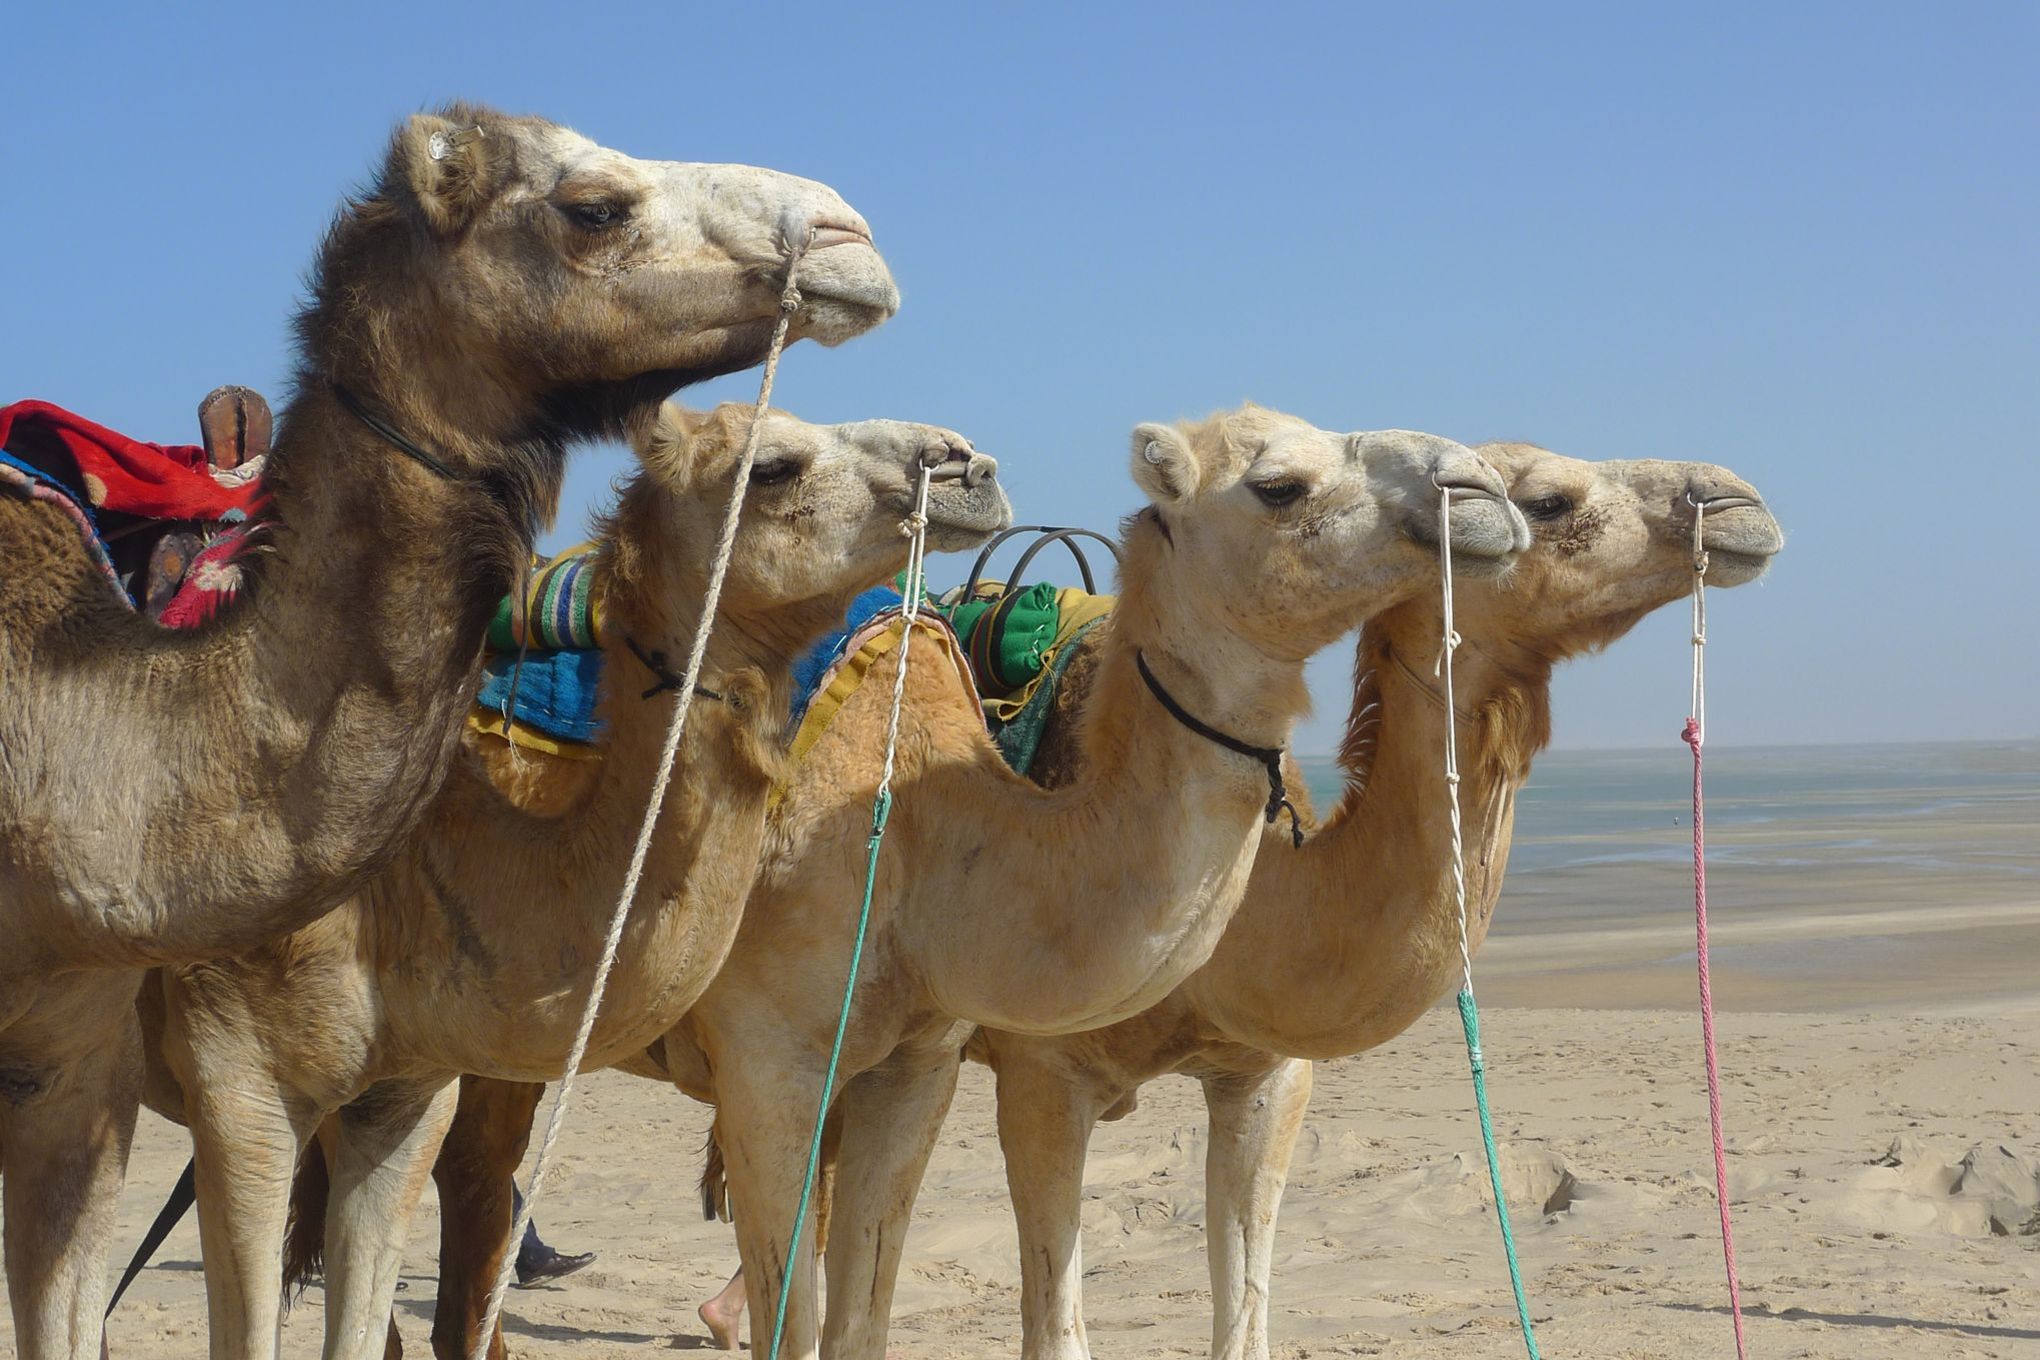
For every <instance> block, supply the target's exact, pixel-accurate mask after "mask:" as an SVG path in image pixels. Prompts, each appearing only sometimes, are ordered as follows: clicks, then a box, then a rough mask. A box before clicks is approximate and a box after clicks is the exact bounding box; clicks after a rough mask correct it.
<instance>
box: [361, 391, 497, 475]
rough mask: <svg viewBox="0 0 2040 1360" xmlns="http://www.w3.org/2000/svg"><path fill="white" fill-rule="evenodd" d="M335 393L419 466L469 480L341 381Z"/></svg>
mask: <svg viewBox="0 0 2040 1360" xmlns="http://www.w3.org/2000/svg"><path fill="white" fill-rule="evenodd" d="M333 395H334V396H335V397H337V398H339V400H340V404H341V405H342V406H344V407H346V408H347V414H348V415H350V416H353V417H354V418H355V419H356V420H358V421H360V422H361V423H362V424H364V425H366V426H368V428H369V429H371V430H373V431H375V433H376V437H377V438H379V439H381V440H382V441H383V443H385V444H388V445H389V446H390V447H391V448H393V449H395V450H396V451H397V452H398V453H401V454H403V455H404V456H405V457H406V458H409V459H410V460H411V461H412V462H414V463H416V464H417V465H418V466H419V467H422V468H424V469H425V470H426V471H427V472H431V473H435V474H437V475H438V476H439V477H440V478H442V479H443V480H445V481H449V482H464V481H466V480H468V479H467V478H465V477H463V476H461V475H460V474H459V473H458V472H455V471H454V470H453V469H452V468H450V467H448V466H447V465H446V464H445V463H443V462H441V461H440V460H439V459H437V458H435V457H433V456H432V455H431V454H429V453H427V452H426V451H425V450H424V449H422V448H420V447H418V445H417V444H416V443H414V442H413V441H412V440H410V439H409V438H407V437H406V436H405V435H404V433H403V432H402V431H401V430H399V429H398V428H397V427H396V426H394V425H392V424H390V423H389V422H388V421H387V420H384V419H383V418H382V417H381V416H379V415H377V414H376V413H375V412H373V411H371V410H369V409H368V408H367V407H366V406H364V405H362V404H361V398H360V397H357V396H355V395H354V393H352V392H350V391H348V390H347V389H346V388H345V387H343V386H341V385H340V384H339V383H334V384H333Z"/></svg>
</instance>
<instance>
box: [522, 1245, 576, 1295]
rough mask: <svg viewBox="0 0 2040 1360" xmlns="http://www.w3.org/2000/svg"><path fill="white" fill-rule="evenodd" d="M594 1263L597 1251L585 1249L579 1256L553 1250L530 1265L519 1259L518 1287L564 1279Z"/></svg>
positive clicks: (533, 1286)
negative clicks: (562, 1253)
mask: <svg viewBox="0 0 2040 1360" xmlns="http://www.w3.org/2000/svg"><path fill="white" fill-rule="evenodd" d="M594 1264H595V1253H594V1252H592V1251H584V1252H582V1253H581V1254H580V1255H579V1256H563V1255H561V1254H560V1253H559V1252H553V1253H552V1254H551V1255H549V1256H546V1257H545V1258H544V1259H542V1260H538V1261H533V1262H531V1263H530V1264H529V1265H526V1264H525V1263H524V1262H523V1261H519V1262H518V1263H517V1287H518V1288H519V1289H533V1288H536V1287H537V1286H539V1285H542V1284H544V1283H545V1282H546V1281H548V1280H558V1279H562V1278H564V1277H566V1276H568V1275H571V1274H573V1273H574V1272H575V1271H577V1270H586V1269H587V1268H588V1267H589V1266H592V1265H594Z"/></svg>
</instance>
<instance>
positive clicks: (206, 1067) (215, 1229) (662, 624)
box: [164, 407, 1010, 1360]
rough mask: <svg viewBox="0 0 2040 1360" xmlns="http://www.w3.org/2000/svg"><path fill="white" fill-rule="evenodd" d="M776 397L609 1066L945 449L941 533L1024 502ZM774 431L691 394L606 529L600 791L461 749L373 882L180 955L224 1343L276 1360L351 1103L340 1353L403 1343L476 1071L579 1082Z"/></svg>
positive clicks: (173, 1058)
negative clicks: (806, 669) (417, 1229)
mask: <svg viewBox="0 0 2040 1360" xmlns="http://www.w3.org/2000/svg"><path fill="white" fill-rule="evenodd" d="M768 420H769V424H768V426H767V428H766V430H765V432H764V436H763V439H762V442H761V448H760V452H759V456H758V464H757V468H756V470H755V471H754V472H753V474H752V478H751V483H752V484H751V487H750V490H749V492H748V495H747V499H746V504H745V507H744V514H743V523H742V526H741V528H740V530H739V534H738V537H737V542H736V555H735V558H734V559H733V561H732V564H731V568H730V573H729V577H728V581H727V584H726V586H725V588H724V594H723V598H722V605H721V608H720V610H719V613H718V617H717V622H716V627H715V629H714V632H713V634H712V636H711V640H710V643H709V651H708V662H707V667H706V669H705V671H704V673H703V680H702V689H701V690H699V691H698V692H697V697H696V699H695V700H694V704H695V709H694V713H693V715H692V717H691V720H690V723H689V725H688V729H687V734H686V737H685V741H684V744H683V747H682V751H681V754H680V761H681V768H680V769H679V770H678V771H677V774H678V776H679V777H678V778H677V779H676V781H675V783H674V785H673V789H672V792H671V793H670V794H669V795H668V797H667V799H666V802H665V806H664V808H663V810H662V812H661V814H660V817H661V820H660V823H659V827H658V830H657V833H656V840H655V843H654V845H655V848H654V849H653V851H652V854H651V857H650V859H649V861H648V863H647V866H646V871H645V876H644V881H643V885H642V887H641V888H640V890H639V892H638V895H637V898H636V901H635V903H634V905H633V909H632V911H633V914H632V917H631V919H630V923H629V926H628V928H627V930H626V933H625V936H624V940H623V946H622V949H621V951H620V953H619V956H618V963H617V967H616V970H615V971H614V972H613V973H612V974H611V977H610V981H609V990H608V993H607V995H606V998H605V1001H604V1004H603V1009H602V1014H601V1019H600V1022H599V1023H598V1024H597V1026H596V1029H595V1034H594V1037H593V1040H592V1042H591V1044H590V1047H589V1050H588V1062H589V1065H591V1066H598V1065H601V1064H603V1063H606V1062H609V1061H612V1060H614V1059H615V1058H617V1057H620V1056H623V1055H625V1054H629V1053H634V1052H641V1051H642V1050H643V1049H644V1047H645V1045H646V1044H647V1043H648V1042H650V1041H651V1040H652V1039H654V1038H656V1037H657V1036H658V1035H659V1034H660V1033H662V1032H663V1031H664V1030H665V1029H667V1028H668V1027H669V1026H671V1025H672V1024H673V1023H674V1022H675V1021H676V1020H677V1019H678V1018H679V1016H680V1014H681V1012H682V1011H684V1010H685V1009H686V1007H687V1006H689V1005H690V1004H692V1003H693V1001H694V999H695V998H696V996H698V995H699V994H700V992H701V989H702V988H703V986H705V985H706V983H707V981H708V979H709V977H710V976H711V975H712V974H713V973H714V972H715V970H716V968H717V967H718V966H719V965H720V963H721V962H722V959H723V956H724V955H725V954H726V953H727V951H728V949H729V945H730V941H731V939H732V938H733V937H734V935H735V932H736V924H737V918H738V915H739V913H740V911H741V910H742V907H743V902H744V896H745V893H746V890H747V889H748V888H749V885H750V882H751V876H752V871H753V868H754V866H755V861H756V858H757V853H758V847H759V843H760V841H761V839H762V836H763V829H764V822H765V802H766V795H767V793H768V791H769V790H770V788H771V786H772V783H773V781H774V778H775V775H776V774H777V772H778V768H779V761H780V758H779V756H778V754H777V753H778V749H779V747H778V736H779V732H780V729H781V728H782V727H783V726H784V724H785V721H786V711H787V704H788V699H789V694H790V688H791V683H792V681H791V674H790V667H791V664H792V662H793V660H794V659H795V658H796V657H797V656H798V655H799V654H800V652H801V650H802V649H803V648H804V647H805V646H806V645H807V644H808V643H809V642H811V641H812V640H813V639H814V638H815V637H816V636H818V635H819V634H820V633H822V632H823V631H824V630H825V629H826V628H827V627H828V626H829V625H830V624H831V623H832V622H834V621H835V620H837V619H839V618H841V617H842V614H843V611H844V609H845V607H846V606H847V605H848V604H849V602H850V599H851V597H852V596H853V595H854V594H855V593H856V592H857V591H859V590H861V589H864V588H866V587H868V586H871V585H873V584H875V583H877V582H878V581H880V580H883V579H884V578H885V577H887V576H888V575H890V574H891V573H892V572H893V571H895V570H897V569H898V568H899V567H901V566H902V565H904V563H905V561H906V547H907V542H906V539H905V538H904V537H903V536H902V535H901V533H900V531H899V523H900V520H901V518H902V517H903V516H904V515H905V514H906V513H907V512H908V511H909V510H910V509H911V503H910V502H911V496H912V488H913V483H914V478H915V476H916V473H917V470H918V468H919V467H920V466H921V465H922V464H923V463H924V462H926V463H928V464H929V465H930V466H932V467H934V468H935V471H936V475H937V477H938V480H937V481H936V482H935V484H934V489H933V492H932V494H931V497H930V502H929V519H930V540H931V546H933V547H935V548H937V549H949V548H958V547H968V546H973V545H975V544H976V543H978V542H981V541H982V540H983V539H984V538H985V537H987V536H989V535H990V534H991V533H993V532H996V531H997V530H998V529H1000V528H1003V527H1004V526H1005V524H1006V523H1007V522H1008V521H1009V519H1010V512H1009V510H1008V508H1007V505H1006V500H1005V496H1004V494H1003V493H1002V492H1001V491H1000V490H999V487H998V485H997V483H996V481H994V480H993V479H992V475H991V474H992V472H993V469H994V465H993V463H992V461H991V460H990V459H988V458H985V457H983V456H982V455H979V454H977V453H975V452H974V451H973V450H972V449H971V448H970V445H969V444H968V443H967V442H966V441H965V440H964V439H963V437H962V436H960V435H957V434H954V433H952V432H950V431H947V430H941V429H937V428H935V427H933V426H928V425H909V424H904V423H900V422H895V421H866V422H861V423H857V424H850V425H833V426H815V425H808V424H805V423H803V422H800V421H797V420H794V419H793V418H792V417H790V416H786V415H783V414H780V413H777V412H775V413H773V414H772V415H771V416H769V417H768ZM749 426H750V420H749V415H748V412H747V411H745V410H742V409H740V408H735V407H724V408H722V409H721V410H719V411H718V412H716V413H715V414H714V415H711V416H707V417H685V416H682V415H681V414H680V413H678V412H677V410H675V411H672V412H671V414H669V416H668V417H667V419H666V420H665V421H664V422H663V423H662V425H661V427H660V430H659V432H658V435H657V436H656V437H655V438H654V439H653V441H652V442H651V444H650V446H649V447H648V448H647V449H645V450H644V451H643V452H642V453H641V455H640V457H641V460H642V461H643V463H644V465H645V469H646V471H645V472H644V473H642V474H641V475H640V476H638V477H637V478H636V479H635V480H634V481H633V482H632V483H631V485H630V486H628V487H627V488H626V489H625V491H624V493H623V496H622V501H621V504H620V506H619V508H618V509H617V511H616V513H615V515H614V517H613V518H612V519H611V520H610V522H609V523H608V524H607V526H606V527H605V531H604V533H603V536H602V546H601V548H600V550H599V553H600V555H599V556H598V558H597V561H596V568H595V569H596V571H597V573H598V575H597V581H596V586H595V589H596V590H597V591H598V592H600V598H601V599H602V601H603V612H604V618H605V625H604V627H605V632H606V634H607V636H608V639H609V640H608V641H607V643H606V644H605V648H604V651H605V681H604V698H603V701H602V710H601V711H602V715H603V719H604V721H605V723H606V725H607V729H608V737H607V741H608V746H609V750H608V754H607V756H606V758H605V759H603V760H601V761H599V762H588V763H586V764H584V765H580V766H578V767H576V768H579V769H587V770H592V771H593V772H594V774H593V778H592V781H590V782H589V783H588V785H587V787H585V788H584V789H582V790H581V791H580V793H579V795H578V797H577V798H576V799H575V800H574V801H573V804H572V806H571V807H569V808H567V809H565V810H562V811H559V812H557V813H555V814H551V815H533V814H529V813H525V812H522V811H520V810H518V809H516V808H514V807H512V806H510V805H509V804H508V803H507V802H506V800H505V799H504V797H503V796H502V795H501V794H500V793H498V791H497V790H496V788H495V787H494V785H493V784H492V782H491V780H490V779H489V777H488V774H487V772H486V771H485V770H484V769H483V768H482V766H481V764H480V763H479V762H476V761H466V762H462V763H460V764H457V765H456V767H455V769H454V771H453V773H452V775H451V777H450V778H449V779H448V781H447V783H446V785H445V787H444V788H443V789H442V790H441V792H440V794H439V796H438V798H437V799H436V800H435V801H434V802H433V804H432V806H431V808H430V809H429V810H428V812H427V814H426V816H425V819H424V821H423V823H422V824H421V826H420V829H419V831H418V833H417V834H416V835H415V836H414V837H413V839H412V840H411V841H410V843H408V844H407V845H406V846H405V847H404V849H403V850H402V851H401V852H400V853H399V855H398V858H397V859H396V861H395V863H393V864H392V865H391V866H390V867H389V868H388V869H386V870H384V871H383V872H382V873H381V874H380V875H378V876H377V877H376V879H374V880H373V881H372V882H371V883H370V884H369V886H368V887H367V888H366V889H365V890H364V891H363V892H362V893H360V894H359V895H357V896H356V897H354V898H353V899H350V900H349V901H348V902H346V903H344V904H343V905H342V906H341V907H339V908H338V909H336V910H335V911H333V912H332V913H330V914H328V915H327V916H325V917H323V918H321V919H320V920H318V921H316V922H314V923H312V924H311V925H308V926H306V927H304V928H302V929H300V930H298V931H297V932H295V933H293V934H291V935H289V936H287V937H284V938H282V939H280V940H277V941H274V942H272V943H270V944H266V945H263V946H261V947H259V948H257V949H254V950H250V951H247V952H245V953H243V954H241V955H238V956H236V957H235V958H232V959H228V960H222V961H219V962H214V963H207V964H199V965H192V966H187V967H182V968H176V969H170V970H166V975H165V986H164V992H165V1001H166V1010H165V1036H164V1054H165V1057H166V1059H167V1061H168V1063H169V1066H170V1068H171V1070H172V1072H173V1073H174V1074H175V1076H176V1077H177V1079H178V1082H179V1083H180V1085H181V1086H182V1087H183V1090H184V1092H185V1108H186V1114H187V1117H188V1120H189V1123H190V1126H191V1130H192V1136H193V1142H194V1144H195V1147H196V1154H195V1155H196V1160H197V1166H198V1202H199V1214H200V1225H201V1232H202V1234H203V1239H204V1243H205V1258H206V1287H207V1292H208V1296H209V1299H210V1303H211V1316H212V1338H213V1350H212V1353H213V1355H214V1357H215V1360H226V1358H228V1357H242V1356H257V1355H268V1354H273V1348H274V1346H275V1342H276V1321H277V1311H276V1310H277V1300H278V1281H279V1274H278V1271H279V1261H280V1255H281V1246H282V1232H283V1226H284V1214H285V1209H286V1206H287V1203H288V1191H289V1185H290V1173H291V1168H292V1166H293V1165H294V1162H295V1159H296V1157H297V1154H298V1151H299V1148H300V1147H301V1146H302V1145H303V1143H304V1141H305V1139H306V1137H307V1136H308V1135H309V1134H310V1132H311V1130H312V1129H313V1128H315V1127H316V1126H317V1125H318V1123H319V1122H320V1120H321V1119H322V1118H324V1116H325V1115H326V1114H327V1113H328V1112H331V1111H338V1112H339V1123H340V1142H339V1152H338V1165H337V1170H336V1173H335V1176H334V1184H333V1190H332V1198H331V1204H330V1208H329V1211H328V1216H327V1241H326V1262H327V1304H326V1309H327V1312H326V1318H327V1332H326V1351H325V1353H326V1355H327V1356H328V1357H329V1360H338V1358H339V1357H353V1356H377V1355H380V1354H381V1353H382V1346H383V1328H384V1320H385V1319H386V1318H387V1317H388V1315H389V1307H390V1299H391V1296H392V1293H393V1291H394V1289H395V1285H396V1274H397V1268H398V1266H399V1265H400V1263H401V1252H402V1245H403V1242H404V1236H405V1231H406V1228H407V1226H408V1222H409V1217H410V1212H411V1210H412V1207H413V1206H414V1205H415V1203H416V1200H417V1196H418V1192H419V1190H420V1188H421V1187H422V1184H423V1182H424V1179H425V1176H426V1173H427V1172H428V1171H429V1169H430V1167H431V1165H432V1158H433V1154H434V1153H435V1152H436V1150H437V1147H438V1142H439V1139H440V1137H441V1135H442V1134H443V1133H444V1131H445V1127H446V1120H447V1118H448V1117H449V1116H450V1114H451V1112H452V1109H453V1100H454V1096H455V1078H456V1077H457V1075H458V1074H459V1073H461V1072H479V1073H487V1074H490V1075H493V1076H498V1077H505V1078H511V1079H516V1080H526V1081H530V1080H543V1079H545V1078H546V1077H548V1076H556V1075H558V1073H559V1071H560V1069H561V1067H562V1065H563V1064H564V1062H565V1060H566V1054H567V1049H568V1047H569V1045H570V1043H571V1041H572V1038H573V1033H574V1028H575V1025H576V1023H577V1022H578V1020H579V1017H580V1008H581V1005H582V1003H583V1000H584V998H585V996H586V994H587V988H588V985H589V982H590V980H591V977H592V971H593V966H594V962H595V959H596V957H597V955H598V954H599V953H600V952H601V946H602V937H603V933H604V930H605V928H606V926H607V923H608V920H609V914H610V910H611V906H612V904H613V902H614V900H615V895H616V892H617V889H618V886H619V884H620V882H621V878H622V874H623V870H624V865H625V862H626V860H627V859H628V857H629V852H630V846H631V842H632V840H633V839H634V837H635V835H636V830H637V825H638V819H639V816H640V815H641V813H642V809H643V806H644V800H645V799H646V798H647V797H648V796H649V791H650V787H651V783H652V780H653V777H654V774H655V772H656V771H655V767H656V765H657V762H658V759H659V754H660V751H661V749H662V746H663V739H664V735H665V731H666V727H667V724H668V722H669V721H670V716H671V710H672V704H673V703H674V702H675V698H674V695H673V694H672V693H671V691H670V689H665V690H661V689H659V688H658V687H659V684H660V681H661V680H662V679H663V678H664V677H663V676H662V675H661V674H658V673H653V672H650V671H648V667H647V664H646V663H645V661H643V660H641V659H639V653H643V654H644V655H645V656H649V657H652V658H654V659H656V658H657V657H658V656H659V655H661V654H665V655H671V656H682V655H685V653H686V650H687V647H688V644H689V640H690V638H691V637H692V635H693V632H694V629H695V626H696V618H697V610H698V607H699V601H700V600H701V598H702V594H703V591H704V588H705V583H706V575H707V567H708V560H709V556H710V553H711V551H712V549H713V546H714V542H715V537H716V528H717V525H718V523H719V521H720V519H721V515H722V505H723V502H724V499H725V498H726V495H727V488H728V486H729V480H730V476H731V474H732V471H733V469H734V467H735V464H736V459H737V456H738V454H739V453H740V452H741V447H742V443H743V440H744V438H745V436H746V433H747V431H748V429H749ZM633 644H635V646H633ZM641 693H643V694H644V697H640V695H641ZM527 759H531V760H535V759H536V758H532V757H527Z"/></svg>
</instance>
